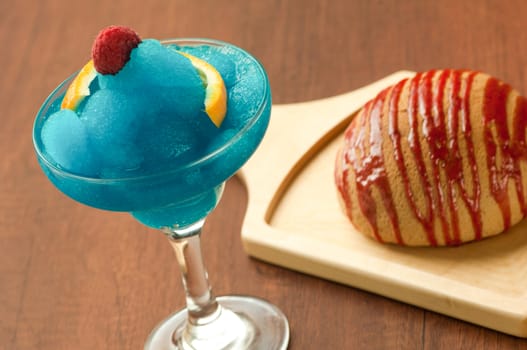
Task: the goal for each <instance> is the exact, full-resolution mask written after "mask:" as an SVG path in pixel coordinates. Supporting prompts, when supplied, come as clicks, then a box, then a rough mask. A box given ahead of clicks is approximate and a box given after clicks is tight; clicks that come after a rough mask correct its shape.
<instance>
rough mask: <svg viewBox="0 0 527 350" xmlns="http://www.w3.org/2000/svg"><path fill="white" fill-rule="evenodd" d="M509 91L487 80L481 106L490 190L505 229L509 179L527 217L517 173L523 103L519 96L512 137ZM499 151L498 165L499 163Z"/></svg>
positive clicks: (508, 216) (521, 153)
mask: <svg viewBox="0 0 527 350" xmlns="http://www.w3.org/2000/svg"><path fill="white" fill-rule="evenodd" d="M510 92H511V87H510V86H509V85H507V84H504V83H501V82H499V81H498V80H497V79H494V78H490V79H488V81H487V84H486V86H485V95H484V105H483V118H484V130H483V136H484V140H485V149H486V151H487V167H488V169H489V184H490V190H491V193H492V196H493V197H494V199H495V200H496V202H497V203H498V205H499V207H500V210H501V213H502V216H503V225H504V229H505V230H506V229H507V228H509V227H510V226H511V207H510V199H509V194H508V184H509V180H510V179H512V180H513V181H514V182H515V187H516V193H517V197H518V201H519V204H520V209H521V211H522V214H523V216H525V215H526V214H527V211H526V207H525V196H524V193H523V185H522V176H521V171H520V159H521V158H524V159H525V127H526V123H527V121H526V119H527V114H526V103H525V99H524V98H521V97H518V98H517V100H516V105H515V111H514V116H513V125H514V130H513V134H512V137H511V134H510V132H509V130H508V125H507V99H508V97H509V94H510ZM493 131H494V133H493ZM498 152H499V154H500V158H501V162H500V163H501V164H498Z"/></svg>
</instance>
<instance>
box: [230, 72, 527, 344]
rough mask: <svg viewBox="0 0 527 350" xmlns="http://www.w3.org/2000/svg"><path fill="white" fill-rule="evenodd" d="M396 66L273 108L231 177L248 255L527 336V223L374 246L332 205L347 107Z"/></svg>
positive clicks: (392, 79)
mask: <svg viewBox="0 0 527 350" xmlns="http://www.w3.org/2000/svg"><path fill="white" fill-rule="evenodd" d="M412 75H413V72H408V71H401V72H396V73H394V74H392V75H390V76H388V77H386V78H384V79H381V80H379V81H377V82H375V83H373V84H371V85H368V86H366V87H364V88H361V89H358V90H356V91H352V92H349V93H346V94H343V95H339V96H335V97H331V98H325V99H321V100H317V101H310V102H303V103H295V104H286V105H275V106H273V110H272V116H271V123H270V125H269V130H268V132H267V134H266V136H265V138H264V140H263V142H262V144H261V146H260V147H259V148H258V150H257V151H256V153H255V154H254V156H253V157H252V158H251V159H250V160H249V162H248V163H247V164H246V165H245V166H244V167H243V168H242V170H241V171H240V173H239V175H240V178H241V179H242V180H243V181H244V182H245V184H246V186H247V191H248V197H249V200H248V207H247V214H246V217H245V220H244V223H243V227H242V241H243V244H244V248H245V250H246V251H247V253H248V254H249V255H251V256H254V257H256V258H258V259H261V260H264V261H267V262H270V263H273V264H277V265H281V266H284V267H286V268H290V269H293V270H298V271H301V272H304V273H308V274H312V275H315V276H318V277H321V278H325V279H328V280H332V281H337V282H340V283H344V284H347V285H350V286H354V287H357V288H361V289H364V290H368V291H371V292H374V293H377V294H380V295H384V296H386V297H390V298H393V299H397V300H400V301H403V302H406V303H409V304H413V305H416V306H419V307H423V308H426V309H429V310H433V311H436V312H439V313H443V314H446V315H449V316H452V317H456V318H459V319H462V320H465V321H468V322H472V323H475V324H479V325H482V326H485V327H489V328H492V329H495V330H498V331H501V332H505V333H509V334H512V335H516V336H520V337H527V221H523V222H521V223H520V224H518V225H516V226H515V227H513V228H512V229H510V230H509V232H507V233H505V234H502V235H499V236H496V237H494V238H490V239H486V240H483V241H480V242H475V243H470V244H467V245H463V246H460V247H454V248H408V247H398V246H392V245H383V244H380V243H377V242H376V241H373V240H371V239H369V238H366V237H364V236H363V235H361V234H360V233H359V232H356V231H354V229H353V227H352V226H351V224H350V222H349V221H348V219H347V218H346V217H345V216H344V214H343V213H342V211H341V210H340V208H339V203H338V200H337V195H336V193H337V192H336V188H335V185H334V182H333V163H334V159H335V154H336V149H337V147H338V145H339V144H340V139H341V137H342V133H343V130H344V128H345V127H346V126H347V125H348V123H349V121H350V120H351V118H352V116H353V114H354V113H355V112H356V111H357V110H358V109H359V108H360V107H361V106H362V105H363V104H364V103H365V102H366V101H368V100H369V99H371V98H373V97H374V96H375V95H376V93H377V92H379V91H380V90H381V89H382V88H384V87H387V86H389V85H392V84H394V83H396V82H398V81H399V80H400V79H402V78H405V77H409V76H412Z"/></svg>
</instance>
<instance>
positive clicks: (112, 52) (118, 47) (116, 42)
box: [91, 26, 141, 74]
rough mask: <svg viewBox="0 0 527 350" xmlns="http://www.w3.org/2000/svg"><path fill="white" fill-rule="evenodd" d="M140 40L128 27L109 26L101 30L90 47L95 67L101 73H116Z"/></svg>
mask: <svg viewBox="0 0 527 350" xmlns="http://www.w3.org/2000/svg"><path fill="white" fill-rule="evenodd" d="M140 42H141V38H140V37H139V35H137V33H136V32H134V31H133V30H132V29H130V28H128V27H124V26H109V27H107V28H105V29H103V30H101V31H100V32H99V34H98V35H97V38H96V39H95V42H94V43H93V46H92V49H91V56H92V58H93V64H94V66H95V69H96V70H97V72H99V73H101V74H116V73H117V72H119V71H120V70H121V68H123V67H124V65H125V64H126V62H128V60H129V59H130V52H132V49H134V48H136V47H137V45H139V43H140Z"/></svg>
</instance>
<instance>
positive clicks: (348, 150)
mask: <svg viewBox="0 0 527 350" xmlns="http://www.w3.org/2000/svg"><path fill="white" fill-rule="evenodd" d="M388 92H389V89H385V90H383V91H382V92H381V93H379V94H378V95H377V97H375V99H374V100H373V101H370V102H368V103H367V104H366V105H365V106H364V109H363V112H362V113H364V117H363V118H357V119H355V121H356V120H360V124H359V125H357V124H358V122H355V121H354V122H352V123H351V124H350V126H349V127H348V129H347V130H346V132H345V136H344V138H345V147H344V151H343V154H342V161H343V166H344V171H343V172H342V173H343V174H342V178H340V177H339V176H340V175H338V174H336V178H337V187H338V189H339V191H340V192H341V194H342V196H341V197H343V198H347V199H345V204H346V208H347V213H348V216H349V217H350V219H352V217H351V201H350V200H349V192H348V191H349V185H348V182H349V181H348V175H349V170H350V169H352V170H353V171H354V174H355V185H356V189H357V197H358V206H359V208H360V210H361V212H362V213H363V214H364V216H365V217H366V219H367V220H368V222H369V224H370V227H371V228H372V231H373V235H374V237H375V239H377V240H378V241H380V242H382V241H383V239H382V237H381V236H380V234H379V230H378V225H377V204H376V202H375V200H374V198H373V193H372V190H373V187H375V188H376V189H377V191H378V192H379V196H380V197H381V198H382V203H383V205H384V207H385V209H386V212H387V213H388V217H389V220H390V223H391V225H392V228H393V230H394V232H396V235H395V238H396V241H397V243H399V244H403V241H402V238H401V235H400V229H399V221H398V217H397V213H396V211H395V207H394V202H393V196H392V193H391V189H390V185H389V183H388V177H387V174H386V169H385V166H384V155H383V151H382V136H381V131H382V129H381V123H382V115H383V114H382V110H383V107H384V103H385V100H386V95H387V94H388ZM367 123H369V125H368V127H367V125H366V124H367ZM367 129H368V130H369V134H368V135H366V130H367Z"/></svg>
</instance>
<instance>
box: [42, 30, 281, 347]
mask: <svg viewBox="0 0 527 350" xmlns="http://www.w3.org/2000/svg"><path fill="white" fill-rule="evenodd" d="M270 109H271V93H270V88H269V82H268V79H267V76H266V73H265V71H264V69H263V67H262V66H261V64H260V63H258V61H257V60H256V59H255V58H254V57H252V56H251V55H250V54H248V53H247V52H245V51H244V50H242V49H240V48H238V47H235V46H233V45H230V44H228V43H224V42H220V41H216V40H209V39H170V40H163V41H158V40H154V39H144V40H142V39H140V38H139V36H138V35H137V34H136V33H135V32H133V31H132V30H131V29H129V28H126V27H119V26H110V27H108V28H106V29H104V30H102V31H101V32H100V33H99V35H98V36H97V39H96V40H95V43H94V45H93V47H92V60H90V61H89V62H88V63H87V64H86V65H85V66H84V67H83V68H82V69H81V70H80V71H79V72H77V73H76V74H75V75H73V76H72V77H70V78H68V79H67V80H65V81H64V82H63V83H61V84H60V85H59V86H58V87H57V88H56V89H55V90H54V91H53V92H52V93H51V95H50V96H49V97H48V98H47V100H46V101H45V102H44V104H43V105H42V107H41V108H40V110H39V112H38V114H37V116H36V120H35V124H34V129H33V142H34V146H35V150H36V154H37V158H38V162H39V164H40V166H41V168H42V169H43V171H44V173H45V174H46V176H47V177H48V178H49V180H50V181H51V182H52V183H53V184H54V185H55V186H56V187H57V188H58V189H59V190H60V191H62V192H63V193H65V194H66V195H68V196H69V197H71V198H73V199H74V200H76V201H78V202H81V203H83V204H86V205H88V206H92V207H95V208H100V209H105V210H111V211H120V212H130V213H131V214H132V215H133V217H134V218H135V219H137V220H138V221H139V222H140V223H142V224H144V225H146V226H148V227H151V228H154V229H157V230H159V231H161V232H163V233H164V234H165V235H166V236H167V237H168V240H169V242H170V244H171V246H172V247H173V249H174V251H175V253H176V257H177V260H178V263H179V266H180V269H181V274H182V281H183V286H184V288H185V293H186V304H187V307H186V309H183V310H181V311H178V312H176V313H174V314H173V315H171V316H170V317H168V318H167V319H166V320H165V321H163V322H162V323H161V324H160V325H158V326H157V327H156V328H155V329H154V331H153V332H152V333H151V335H150V337H149V338H148V339H147V341H146V344H145V349H285V348H286V347H287V345H288V341H289V326H288V322H287V319H286V318H285V316H284V315H283V313H282V312H281V311H280V310H279V309H278V308H277V307H275V306H274V305H272V304H270V303H268V302H267V301H265V300H262V299H259V298H255V297H249V296H222V297H217V298H216V297H215V296H214V295H213V293H212V289H211V287H210V285H209V282H208V279H207V272H206V270H205V267H204V263H203V259H202V255H201V250H200V235H201V229H202V227H203V224H204V221H205V219H206V217H207V215H208V214H209V213H210V212H211V211H212V210H213V209H214V208H215V207H216V205H217V204H218V201H219V200H220V197H221V194H222V191H223V187H224V183H225V181H226V180H227V179H228V178H229V177H231V176H232V175H233V174H235V173H236V171H237V170H238V169H239V168H240V167H241V166H242V165H243V164H244V163H245V162H246V161H247V159H248V158H249V157H250V156H251V154H252V153H253V152H254V151H255V149H256V148H257V146H258V144H259V143H260V141H261V139H262V137H263V136H264V133H265V130H266V128H267V125H268V122H269V116H270Z"/></svg>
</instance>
